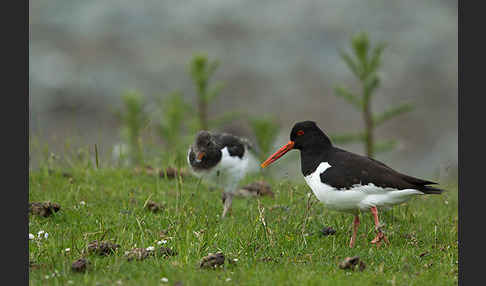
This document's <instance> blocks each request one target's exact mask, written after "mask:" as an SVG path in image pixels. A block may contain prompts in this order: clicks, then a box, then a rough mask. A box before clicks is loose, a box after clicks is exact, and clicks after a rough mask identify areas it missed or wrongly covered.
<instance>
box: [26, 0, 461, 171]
mask: <svg viewBox="0 0 486 286" xmlns="http://www.w3.org/2000/svg"><path fill="white" fill-rule="evenodd" d="M29 5H30V6H29V17H30V19H29V28H30V32H29V33H30V35H29V36H30V42H29V93H30V96H29V119H30V121H29V122H30V124H29V134H30V142H31V148H30V158H31V161H30V164H31V167H32V168H35V167H36V166H37V165H39V162H41V161H42V160H44V159H45V158H46V152H47V153H49V154H58V155H56V156H59V157H62V156H63V154H64V153H65V152H66V149H67V148H71V149H76V148H81V147H83V146H88V147H87V148H88V149H87V150H91V151H89V152H90V154H91V153H92V152H93V148H92V146H93V145H94V144H96V145H97V152H99V155H100V156H101V158H103V160H105V161H104V162H108V161H110V160H114V159H113V158H114V156H113V154H115V153H116V152H119V151H120V150H119V148H120V146H123V144H128V145H129V142H128V143H127V142H126V141H129V140H128V139H127V138H128V137H129V136H128V137H127V136H125V137H124V133H123V132H124V131H123V130H124V128H126V127H127V126H126V125H127V121H126V120H125V121H124V119H123V118H125V119H126V116H125V117H124V116H123V114H125V115H126V110H127V105H128V104H129V103H127V101H124V99H123V95H124V94H125V95H126V94H127V92H132V94H134V93H136V94H138V95H141V96H143V104H142V107H143V112H144V113H145V114H147V116H148V119H146V122H149V123H146V124H145V125H144V127H142V131H141V132H140V133H141V135H140V137H143V142H144V143H147V146H148V145H150V146H153V147H155V148H160V149H164V148H165V149H167V148H169V147H168V144H167V142H168V141H167V140H166V138H165V137H164V135H161V134H166V133H167V132H166V133H163V132H157V130H158V129H157V124H155V125H154V124H151V123H160V122H161V120H162V121H163V120H164V119H163V118H164V116H165V115H164V114H162V113H164V112H167V113H169V111H168V109H167V108H165V109H164V104H165V106H168V104H169V101H167V100H168V98H170V96H171V95H174V92H176V93H177V94H178V95H179V96H180V97H181V98H182V99H183V100H184V102H185V104H187V105H188V106H189V107H188V108H189V110H191V111H190V112H189V113H180V114H179V115H182V121H184V119H185V118H187V121H190V120H192V119H189V116H191V113H194V112H196V111H195V110H197V106H198V89H197V85H196V84H195V82H196V80H195V77H197V76H196V75H195V74H194V73H191V71H192V72H194V68H195V65H197V63H196V62H197V61H195V60H194V58H195V55H205V56H206V57H207V59H208V61H209V62H208V63H207V65H209V63H210V62H211V61H217V62H218V63H219V65H218V66H217V68H215V69H214V73H213V74H212V75H211V79H210V83H214V85H215V86H217V85H218V84H219V83H222V85H221V86H219V89H217V90H218V92H217V93H218V96H215V97H214V98H212V99H211V101H210V103H209V104H208V106H207V109H208V117H213V118H216V117H217V116H218V115H223V114H225V115H227V113H226V112H229V113H234V114H239V116H235V117H234V118H232V117H231V116H229V117H228V118H229V119H227V120H223V121H222V122H220V123H218V124H215V125H214V126H213V128H211V129H214V130H223V131H228V132H232V133H235V134H237V135H241V136H247V137H248V138H250V139H251V140H252V141H254V142H255V141H256V142H260V141H262V139H261V138H260V139H259V138H258V136H259V135H257V133H258V132H260V133H262V134H266V132H265V129H264V128H263V127H262V128H260V129H258V128H257V129H255V128H256V127H255V126H253V125H252V124H251V123H249V118H256V119H258V118H260V117H261V118H268V120H269V122H270V123H271V124H267V125H266V126H267V127H269V126H270V127H271V126H275V128H273V129H272V130H277V131H278V132H276V135H275V137H274V138H271V139H272V140H271V142H270V143H268V144H270V147H266V148H263V149H264V150H267V149H269V148H270V149H269V150H270V151H271V152H270V153H273V151H275V150H276V148H278V147H279V146H281V145H282V144H284V143H286V142H287V141H288V138H289V132H290V129H291V128H292V126H293V124H294V123H295V122H297V121H302V120H314V121H316V122H317V124H318V125H319V126H320V127H321V128H322V129H323V130H324V131H325V132H326V133H329V134H331V135H333V134H335V135H339V134H346V133H353V132H357V131H360V130H363V128H364V121H363V114H362V113H361V112H360V111H359V110H357V109H356V108H354V107H353V106H352V105H351V104H349V102H347V101H346V100H345V99H343V98H342V97H339V96H336V86H338V85H340V86H345V87H346V88H348V89H349V90H351V91H354V92H356V93H357V94H359V91H360V89H361V87H360V81H359V79H358V78H357V77H356V76H355V75H354V74H353V72H352V71H351V70H350V68H349V66H348V65H347V64H346V62H345V61H344V60H343V58H342V57H341V54H342V51H347V52H349V54H352V47H351V39H352V37H353V35H356V34H357V33H359V32H366V33H367V34H368V36H369V42H370V44H371V45H372V46H375V45H377V44H379V43H382V42H384V43H386V44H387V46H386V48H385V49H384V50H383V53H382V60H381V66H380V68H379V71H378V72H377V75H379V77H380V83H381V85H380V86H379V88H377V89H376V90H375V91H374V95H373V100H372V102H371V110H372V111H373V112H376V113H380V112H382V111H384V110H387V108H389V107H393V106H397V105H400V104H404V103H406V104H411V105H412V106H413V108H412V109H411V110H408V111H407V112H404V113H402V114H399V115H397V116H396V117H394V118H392V119H390V120H388V121H387V122H386V123H384V124H381V125H380V126H379V127H377V128H376V130H375V131H374V135H375V137H377V138H380V139H390V140H391V139H393V140H396V144H395V145H394V146H393V148H390V149H389V150H387V151H386V152H385V151H384V152H379V153H378V152H377V153H376V154H375V157H376V158H377V159H378V160H381V161H383V162H385V163H386V164H388V165H390V166H392V167H394V168H395V169H397V170H399V171H403V172H405V173H408V174H410V175H415V176H419V177H426V178H435V179H446V178H450V177H453V178H455V177H457V162H458V159H457V154H458V151H457V141H458V130H457V129H458V124H457V120H458V119H457V115H458V113H457V102H458V81H457V78H458V30H457V20H458V16H457V1H452V0H443V1H439V0H437V1H419V0H409V1H389V0H366V1H350V0H332V1H331V0H329V1H318V0H309V1H290V0H279V1H276V0H272V1H248V0H247V1H237V0H208V1H194V0H192V1H160V0H146V1H129V0H119V1H109V0H84V1H64V0H49V1H29ZM201 59H204V56H201V58H200V60H201ZM193 60H194V61H193ZM191 61H192V62H191ZM191 63H192V66H191ZM164 100H166V101H164ZM161 101H162V103H160V102H161ZM170 102H172V103H174V102H173V101H170ZM161 104H162V107H160V106H161ZM124 110H125V111H124ZM160 116H162V119H160V118H159V117H160ZM154 118H156V119H154ZM171 118H172V117H171ZM166 119H167V117H166ZM191 122H192V121H191ZM267 123H268V122H267ZM182 124H184V122H183V123H182ZM272 124H273V125H272ZM159 125H160V124H159ZM191 126H192V127H190V128H189V127H188V128H187V129H184V130H186V131H185V132H186V133H187V134H186V135H187V136H188V138H189V139H188V140H186V141H183V142H184V143H183V144H182V143H181V144H179V145H184V149H186V148H187V147H186V145H185V144H188V143H187V142H190V137H191V136H192V135H193V134H191V133H193V132H194V131H195V130H196V129H197V128H195V127H194V126H197V125H191ZM277 126H278V128H277ZM177 128H179V127H177V126H176V127H175V129H177ZM180 128H182V127H180ZM191 128H192V129H191ZM159 129H160V128H159ZM173 129H174V128H173ZM160 130H162V129H160ZM137 134H138V133H137ZM260 136H265V135H260ZM263 141H265V140H263ZM267 141H268V140H267ZM124 142H125V143H124ZM336 145H338V146H340V147H342V148H344V149H347V150H350V151H353V152H357V153H360V154H365V147H364V144H363V142H361V141H359V140H357V141H350V142H345V141H342V144H338V143H336ZM117 148H118V149H117ZM260 149H262V148H260ZM47 150H48V151H47ZM267 152H268V150H267ZM292 153H293V154H291V155H290V156H289V157H288V158H287V159H285V160H282V159H281V160H279V162H278V164H275V166H273V165H272V168H273V172H275V174H276V175H277V176H290V177H295V176H297V175H300V163H299V162H298V160H297V159H298V152H292ZM120 154H121V153H120ZM268 155H270V154H269V153H267V154H264V156H263V157H266V156H268ZM115 157H116V156H115ZM115 159H116V158H115ZM162 163H163V162H162Z"/></svg>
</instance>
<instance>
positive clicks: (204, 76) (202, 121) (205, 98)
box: [190, 54, 242, 131]
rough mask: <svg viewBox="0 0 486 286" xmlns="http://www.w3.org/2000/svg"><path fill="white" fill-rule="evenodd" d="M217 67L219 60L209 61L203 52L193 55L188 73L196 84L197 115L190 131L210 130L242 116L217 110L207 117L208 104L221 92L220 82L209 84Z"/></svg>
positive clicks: (237, 113)
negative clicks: (215, 113) (214, 113)
mask: <svg viewBox="0 0 486 286" xmlns="http://www.w3.org/2000/svg"><path fill="white" fill-rule="evenodd" d="M218 67H219V61H218V60H214V61H210V60H209V59H208V57H207V56H206V55H204V54H197V55H195V56H193V58H192V60H191V63H190V74H191V78H192V81H193V82H194V84H195V86H196V94H197V103H196V106H197V111H196V112H195V113H196V114H197V117H196V118H195V119H194V120H193V122H194V123H193V124H192V129H193V130H192V131H198V130H210V129H213V128H217V127H219V126H221V125H223V124H226V123H228V122H231V121H232V120H235V119H238V118H240V117H242V113H240V112H237V111H230V112H218V116H212V117H209V115H208V112H209V106H210V104H211V102H213V101H214V100H215V99H216V98H217V97H218V96H219V95H220V94H221V93H220V92H221V90H222V88H223V86H224V85H223V83H222V82H216V83H214V84H213V85H210V80H211V77H212V76H213V75H214V73H215V72H216V70H217V69H218Z"/></svg>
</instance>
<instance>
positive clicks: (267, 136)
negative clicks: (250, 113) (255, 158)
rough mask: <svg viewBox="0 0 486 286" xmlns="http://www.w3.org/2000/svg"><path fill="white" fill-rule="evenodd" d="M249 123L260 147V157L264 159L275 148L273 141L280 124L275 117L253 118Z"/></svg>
mask: <svg viewBox="0 0 486 286" xmlns="http://www.w3.org/2000/svg"><path fill="white" fill-rule="evenodd" d="M249 124H250V127H251V129H252V131H253V134H255V137H256V141H257V144H258V147H259V148H260V150H259V151H260V152H259V153H260V154H259V158H260V160H261V161H263V160H265V158H266V157H267V156H268V154H269V153H270V152H271V151H272V149H273V143H274V142H275V139H276V138H277V135H278V133H279V130H280V125H279V124H278V123H277V121H276V120H275V119H273V118H257V117H255V118H251V119H250V120H249Z"/></svg>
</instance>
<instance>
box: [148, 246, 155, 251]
mask: <svg viewBox="0 0 486 286" xmlns="http://www.w3.org/2000/svg"><path fill="white" fill-rule="evenodd" d="M146 249H147V251H154V250H155V247H153V246H149V247H147V248H146Z"/></svg>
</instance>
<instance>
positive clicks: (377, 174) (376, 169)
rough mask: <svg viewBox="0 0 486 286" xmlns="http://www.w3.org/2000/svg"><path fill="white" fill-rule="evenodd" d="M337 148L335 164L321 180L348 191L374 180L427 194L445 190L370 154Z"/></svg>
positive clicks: (394, 187) (331, 161)
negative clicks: (398, 169) (400, 171)
mask: <svg viewBox="0 0 486 286" xmlns="http://www.w3.org/2000/svg"><path fill="white" fill-rule="evenodd" d="M335 150H336V152H333V155H332V156H330V158H328V163H329V164H330V165H331V167H330V168H328V169H327V170H326V171H324V172H323V173H322V174H321V175H320V177H321V181H322V182H323V183H325V184H328V185H331V186H333V187H336V188H338V189H344V190H345V189H349V188H351V187H352V186H353V185H356V184H361V185H367V184H369V183H373V184H374V185H375V186H379V187H383V188H393V189H397V190H403V189H416V190H419V191H422V192H424V193H427V194H429V193H430V194H433V193H441V192H442V190H439V189H436V188H432V187H429V186H427V185H430V184H436V183H434V182H431V181H426V180H422V179H418V178H415V177H411V176H407V175H404V174H401V173H399V172H397V171H395V170H393V169H392V168H390V167H388V166H387V165H385V164H383V163H382V162H380V161H377V160H375V159H372V158H369V157H365V156H360V155H357V154H354V153H351V152H347V151H344V150H341V149H337V148H336V149H335Z"/></svg>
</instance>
